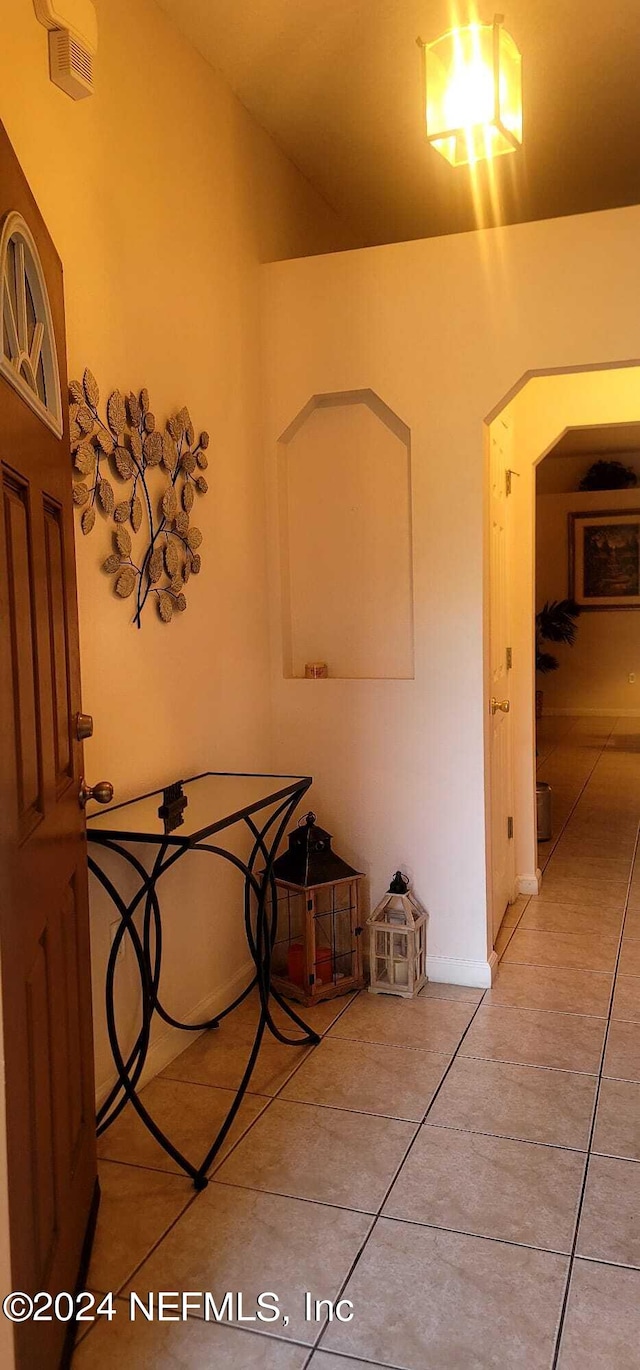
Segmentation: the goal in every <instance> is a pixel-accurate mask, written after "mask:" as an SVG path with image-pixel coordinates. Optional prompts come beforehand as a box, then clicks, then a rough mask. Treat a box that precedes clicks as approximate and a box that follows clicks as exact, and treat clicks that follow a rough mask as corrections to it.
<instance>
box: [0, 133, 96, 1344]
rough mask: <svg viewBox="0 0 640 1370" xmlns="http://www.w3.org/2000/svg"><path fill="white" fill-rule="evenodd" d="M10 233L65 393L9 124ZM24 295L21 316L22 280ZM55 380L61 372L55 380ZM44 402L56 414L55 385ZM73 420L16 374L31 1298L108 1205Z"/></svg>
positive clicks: (4, 623) (73, 1258)
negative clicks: (18, 233) (83, 734)
mask: <svg viewBox="0 0 640 1370" xmlns="http://www.w3.org/2000/svg"><path fill="white" fill-rule="evenodd" d="M9 215H11V216H12V217H11V218H9V217H8V216H9ZM20 216H21V218H20ZM0 221H1V222H0V229H2V228H3V227H4V229H5V240H6V236H7V228H6V226H7V225H11V226H12V227H11V231H12V232H13V225H14V224H15V223H16V222H17V223H24V224H25V225H26V228H25V237H24V242H23V243H22V245H19V247H18V248H17V249H16V250H15V251H14V253H13V257H12V266H11V269H12V270H13V269H14V268H15V262H16V261H18V263H19V264H20V262H22V260H23V259H24V254H25V251H26V249H25V246H24V243H27V245H28V244H29V243H31V244H35V251H36V253H37V257H38V258H39V262H40V268H41V271H42V274H43V277H44V284H45V286H46V292H47V295H48V298H49V304H50V309H51V318H52V320H53V330H54V334H55V337H54V340H53V341H54V346H55V348H56V352H57V360H58V368H59V373H60V382H61V387H62V394H63V395H64V394H65V393H66V365H65V346H64V301H63V288H62V269H61V265H60V262H59V260H58V257H57V255H56V252H55V248H54V246H53V243H52V242H51V239H50V237H49V235H48V233H47V230H46V228H45V226H44V224H43V222H42V219H41V216H40V214H39V212H38V209H37V206H36V204H35V202H34V200H33V197H32V196H31V194H30V192H29V189H28V186H27V184H26V181H25V179H24V176H23V175H22V172H21V170H20V167H19V165H18V163H17V161H16V158H15V155H14V153H13V151H12V149H11V146H10V144H9V142H8V140H7V137H6V134H5V133H4V130H3V129H2V126H1V125H0ZM29 250H31V248H30V249H29ZM36 265H37V263H36ZM31 266H32V269H33V259H32V262H31ZM19 274H20V272H19V271H18V276H19ZM1 286H2V279H1V277H0V288H1ZM10 298H11V303H12V307H15V308H16V309H18V313H19V314H20V298H21V288H20V282H19V281H18V285H17V288H14V286H13V284H12V286H11V294H10ZM24 298H25V299H26V301H27V329H28V333H29V336H32V337H33V336H35V335H36V330H37V329H39V327H40V324H41V323H42V321H41V320H38V319H36V317H35V314H36V303H37V302H36V301H35V298H34V297H33V296H31V297H29V295H28V292H27V291H26V287H25V291H24ZM29 298H30V299H31V302H30V303H29ZM6 312H7V311H5V314H6ZM8 312H9V314H10V312H11V311H10V310H9V311H8ZM23 322H24V321H23ZM44 323H45V324H46V323H47V320H46V319H45V321H44ZM47 326H48V325H47ZM42 327H44V324H42ZM3 341H4V340H2V339H0V346H1V345H3ZM38 342H39V344H40V342H42V339H41V338H40V334H39V333H38ZM47 345H48V344H47ZM54 371H55V368H54V369H53V371H52V369H51V368H49V371H48V373H47V374H48V376H49V382H51V377H52V376H53V375H54ZM54 379H55V377H54ZM41 381H42V377H41ZM51 383H52V382H51ZM43 397H44V400H45V401H46V402H47V403H48V401H49V398H50V397H48V396H47V393H46V385H45V384H44V381H43V382H42V384H41V386H40V400H42V399H43ZM62 408H63V411H64V418H65V422H64V432H63V434H62V436H61V437H60V436H58V432H57V431H55V425H54V426H53V427H52V426H51V424H49V423H48V422H46V421H45V419H44V418H43V416H42V413H41V412H40V413H39V412H38V407H37V405H36V407H35V408H34V406H33V404H31V403H29V402H28V401H27V400H26V399H25V397H24V395H23V394H22V393H21V392H20V388H19V387H16V386H15V384H13V383H12V382H11V378H10V377H9V379H7V374H6V365H5V368H4V370H3V371H2V373H1V374H0V478H1V481H2V500H1V501H0V708H1V709H2V717H3V719H4V720H5V726H6V731H7V738H6V741H7V745H6V746H4V747H2V748H0V949H1V953H2V955H1V959H2V1010H3V1022H4V1052H5V1075H6V1095H7V1155H8V1171H9V1199H10V1214H9V1218H10V1236H11V1267H12V1280H13V1287H14V1288H15V1289H19V1290H24V1291H25V1292H26V1293H29V1294H31V1295H33V1294H34V1293H36V1292H38V1291H39V1290H48V1291H49V1292H50V1293H52V1294H56V1293H58V1292H60V1291H62V1290H68V1291H70V1292H72V1291H73V1290H74V1289H75V1287H76V1283H77V1280H78V1277H79V1273H80V1268H81V1262H82V1259H83V1252H84V1251H85V1249H86V1234H87V1230H88V1227H89V1225H90V1215H91V1213H92V1211H94V1207H95V1204H94V1200H95V1195H96V1144H95V1125H94V1083H93V1043H92V1029H91V984H90V957H89V924H88V887H87V852H86V838H85V831H84V817H83V814H82V811H81V809H80V806H79V803H78V790H79V786H80V777H81V775H82V746H81V744H80V743H79V742H78V741H77V740H76V738H75V735H74V729H73V726H72V721H73V719H74V717H75V714H76V713H78V712H80V710H81V701H80V674H79V651H78V621H77V601H76V584H75V561H74V540H73V507H72V498H71V471H70V460H69V443H68V422H67V415H66V406H65V405H64V404H63V406H62ZM57 412H58V415H59V412H60V405H59V404H58V405H57ZM5 1292H7V1291H5ZM67 1330H68V1329H67V1327H66V1325H65V1324H64V1323H56V1322H55V1321H52V1322H51V1323H45V1322H43V1323H36V1324H34V1323H24V1324H21V1325H19V1326H16V1328H15V1334H16V1342H15V1345H16V1360H17V1365H18V1367H19V1370H35V1368H36V1367H37V1370H57V1367H59V1366H60V1364H61V1362H62V1358H63V1354H64V1344H65V1338H66V1336H67Z"/></svg>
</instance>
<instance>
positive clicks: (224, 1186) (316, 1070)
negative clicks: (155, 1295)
mask: <svg viewBox="0 0 640 1370" xmlns="http://www.w3.org/2000/svg"><path fill="white" fill-rule="evenodd" d="M539 763H540V773H541V775H542V777H543V778H544V779H548V780H550V782H551V783H552V785H553V788H554V796H555V798H556V806H555V830H554V837H553V839H552V841H551V842H550V843H547V844H544V845H543V846H541V849H540V858H541V865H544V867H545V880H544V884H543V889H542V893H541V895H540V896H539V897H538V898H535V899H528V900H527V899H520V900H518V901H517V903H516V904H514V905H513V906H512V907H511V908H510V909H509V910H508V911H507V914H506V916H505V919H504V922H503V925H502V928H501V930H500V934H499V937H498V941H497V944H496V946H497V950H498V952H499V954H500V956H501V961H500V969H499V973H498V977H497V980H496V983H495V985H494V987H493V989H491V990H490V991H487V992H486V993H485V994H482V992H481V991H476V990H468V989H464V988H460V987H458V986H446V985H433V984H430V985H429V986H428V987H427V990H426V991H425V992H424V994H423V995H422V996H421V997H420V999H419V1000H417V1001H414V1002H410V1003H408V1002H404V1001H399V1000H395V999H388V998H379V997H374V996H371V995H367V994H366V993H363V994H361V995H358V996H355V997H353V998H351V999H347V1000H337V1001H333V1002H332V1003H330V1004H326V1005H323V1006H321V1007H320V1008H319V1009H317V1010H315V1011H313V1012H309V1014H308V1017H309V1020H310V1021H313V1022H314V1024H315V1025H316V1026H317V1028H318V1030H319V1031H320V1032H321V1033H322V1042H321V1044H320V1046H318V1047H317V1048H315V1049H313V1050H308V1049H301V1050H300V1051H297V1050H294V1049H291V1048H287V1047H283V1046H280V1045H279V1044H278V1043H276V1042H274V1041H269V1042H268V1044H267V1045H266V1047H265V1050H264V1051H263V1053H262V1056H261V1059H260V1063H259V1068H258V1071H257V1072H256V1076H255V1078H254V1080H253V1082H252V1088H251V1093H250V1094H248V1095H247V1098H246V1101H245V1104H244V1106H243V1108H242V1110H241V1112H240V1115H239V1117H238V1119H237V1121H236V1125H235V1127H234V1129H233V1131H232V1133H231V1136H230V1139H229V1144H228V1146H227V1148H226V1151H225V1153H224V1155H223V1156H222V1157H221V1158H219V1159H218V1161H217V1163H216V1165H214V1167H213V1173H212V1178H211V1182H210V1184H209V1187H208V1188H207V1189H206V1190H205V1191H204V1192H203V1193H202V1194H199V1195H194V1191H193V1189H192V1187H191V1185H190V1182H189V1181H188V1180H186V1179H185V1178H184V1177H183V1176H182V1175H180V1174H179V1173H177V1171H176V1169H175V1167H174V1166H173V1164H172V1162H171V1161H170V1159H169V1158H168V1157H167V1156H166V1155H165V1154H164V1153H163V1152H162V1151H161V1150H160V1148H158V1147H157V1146H156V1144H155V1143H154V1142H153V1141H152V1140H151V1138H149V1136H148V1134H147V1133H146V1132H145V1131H144V1130H143V1129H142V1128H141V1127H140V1125H139V1124H138V1121H137V1118H136V1117H135V1116H133V1117H131V1116H128V1114H127V1113H125V1114H124V1115H123V1117H122V1118H121V1119H120V1120H119V1121H118V1123H117V1124H116V1125H114V1127H113V1128H111V1129H110V1130H109V1132H107V1134H106V1135H105V1136H104V1138H103V1139H102V1142H101V1147H100V1150H101V1162H100V1172H101V1183H102V1191H103V1198H102V1206H101V1212H100V1218H99V1223H98V1232H97V1238H96V1245H95V1250H94V1254H93V1259H92V1264H91V1269H90V1272H89V1281H88V1283H89V1287H90V1288H92V1289H94V1290H100V1291H106V1290H108V1289H112V1290H114V1291H115V1292H117V1293H118V1295H119V1298H118V1301H117V1307H118V1315H117V1316H116V1318H115V1320H114V1321H112V1322H111V1323H110V1324H109V1323H106V1322H101V1323H99V1324H98V1325H96V1327H95V1328H93V1329H91V1330H90V1331H89V1333H88V1334H87V1335H86V1336H85V1337H84V1338H83V1339H82V1340H81V1341H80V1343H79V1345H78V1347H77V1350H76V1353H75V1356H74V1362H73V1364H74V1370H107V1367H118V1370H121V1367H129V1366H131V1367H134V1366H135V1368H136V1370H147V1368H148V1370H151V1367H153V1370H169V1367H172V1370H173V1368H174V1367H175V1368H176V1370H205V1368H206V1367H209V1366H211V1367H216V1370H218V1367H219V1370H307V1367H310V1368H311V1370H363V1367H366V1366H391V1367H397V1368H398V1370H485V1367H494V1368H495V1370H510V1367H518V1370H519V1368H520V1367H522V1370H552V1367H557V1368H558V1370H604V1367H606V1370H638V1367H639V1366H640V1164H639V1162H640V860H639V861H638V862H637V863H636V865H635V869H634V859H635V849H636V832H637V825H638V819H639V818H640V721H639V722H638V725H637V727H634V725H633V724H632V723H631V722H630V721H629V720H624V721H622V720H619V721H618V722H617V723H615V724H614V723H613V722H611V721H607V720H593V719H591V720H580V719H552V720H543V722H542V726H541V730H540V756H539ZM254 1015H255V1007H254V1006H253V1005H252V1004H250V1003H248V1004H245V1005H243V1006H242V1008H241V1009H240V1010H238V1012H237V1013H236V1014H235V1015H234V1020H235V1021H228V1022H226V1023H224V1024H223V1026H222V1027H221V1028H220V1029H219V1031H218V1032H216V1033H212V1034H210V1035H206V1036H204V1037H201V1038H200V1039H198V1041H196V1042H195V1043H193V1044H192V1045H191V1046H190V1047H189V1048H188V1049H187V1050H186V1051H185V1052H184V1053H183V1054H182V1056H180V1057H178V1059H177V1060H176V1061H174V1062H173V1064H172V1065H171V1066H170V1067H168V1069H167V1070H165V1071H164V1072H163V1074H162V1075H161V1076H160V1077H158V1079H156V1080H155V1081H153V1083H152V1084H151V1085H149V1086H148V1087H147V1090H146V1099H147V1102H148V1104H149V1106H150V1107H151V1108H152V1110H153V1111H154V1112H156V1113H157V1116H158V1118H159V1119H160V1120H161V1121H162V1122H163V1123H164V1125H165V1126H166V1127H167V1130H168V1131H169V1132H170V1133H171V1135H173V1136H175V1137H176V1139H177V1141H178V1144H179V1145H181V1146H184V1148H185V1149H186V1150H187V1151H188V1153H189V1154H192V1155H193V1156H194V1157H197V1156H198V1155H200V1154H202V1153H203V1151H204V1150H205V1149H206V1145H207V1142H208V1140H209V1138H210V1135H211V1132H212V1129H213V1127H215V1121H216V1119H217V1118H218V1117H220V1116H222V1113H223V1112H224V1110H225V1109H226V1107H227V1106H228V1100H229V1097H230V1095H229V1090H231V1089H233V1088H234V1087H235V1085H236V1083H237V1080H238V1078H239V1072H240V1071H241V1068H242V1064H243V1061H244V1059H245V1056H246V1051H247V1042H248V1041H249V1040H250V1035H251V1027H252V1023H253V1021H254ZM131 1289H134V1290H136V1291H137V1292H138V1293H139V1294H144V1295H146V1294H147V1291H149V1290H154V1291H158V1290H161V1289H162V1290H169V1291H171V1290H177V1291H184V1290H190V1291H194V1290H195V1291H205V1290H210V1291H212V1293H213V1294H214V1296H217V1297H218V1299H219V1300H221V1299H222V1297H223V1296H224V1294H225V1292H226V1291H227V1290H230V1291H238V1290H241V1291H243V1293H244V1307H245V1311H246V1310H247V1309H249V1310H250V1311H251V1310H253V1307H254V1303H255V1297H256V1295H257V1293H258V1292H261V1291H267V1290H273V1291H275V1292H277V1293H278V1294H279V1296H280V1300H281V1305H282V1308H283V1310H286V1312H287V1314H288V1316H289V1322H288V1325H287V1326H286V1327H284V1326H283V1325H282V1323H281V1322H278V1324H274V1325H273V1330H272V1325H271V1324H268V1323H262V1324H255V1323H254V1324H250V1325H249V1328H250V1330H246V1327H244V1328H240V1327H238V1326H231V1327H230V1326H226V1325H224V1324H216V1323H215V1322H211V1321H206V1320H205V1319H204V1318H203V1316H202V1309H201V1308H199V1307H196V1308H195V1309H194V1316H191V1317H190V1318H189V1319H188V1321H187V1322H186V1323H182V1322H171V1321H168V1322H162V1323H159V1322H157V1321H156V1322H153V1323H147V1322H140V1321H136V1322H135V1323H131V1322H129V1320H128V1316H127V1303H126V1298H127V1295H128V1291H129V1290H131ZM307 1290H309V1291H311V1292H312V1294H313V1295H314V1297H316V1298H320V1299H332V1300H336V1299H338V1298H341V1297H342V1298H346V1299H349V1300H351V1301H352V1303H353V1305H354V1317H353V1321H352V1322H350V1323H341V1322H338V1321H336V1320H334V1321H332V1322H328V1323H327V1322H324V1323H323V1322H320V1323H318V1322H307V1321H306V1320H305V1318H304V1293H305V1291H307Z"/></svg>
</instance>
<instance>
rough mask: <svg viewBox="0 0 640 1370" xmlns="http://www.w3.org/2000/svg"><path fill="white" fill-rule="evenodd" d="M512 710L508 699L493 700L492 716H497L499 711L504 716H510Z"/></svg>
mask: <svg viewBox="0 0 640 1370" xmlns="http://www.w3.org/2000/svg"><path fill="white" fill-rule="evenodd" d="M510 708H511V705H510V703H509V700H508V699H492V700H491V712H492V714H497V713H498V711H500V713H502V714H508V712H509V710H510Z"/></svg>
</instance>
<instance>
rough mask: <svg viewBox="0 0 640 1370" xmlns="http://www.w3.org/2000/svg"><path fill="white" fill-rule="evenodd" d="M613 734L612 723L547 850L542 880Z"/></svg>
mask: <svg viewBox="0 0 640 1370" xmlns="http://www.w3.org/2000/svg"><path fill="white" fill-rule="evenodd" d="M614 732H615V723H614V726H613V727H612V729H611V731H610V732H608V733H607V736H606V738H605V740H604V742H603V743H602V746H601V748H600V751H599V752H598V755H597V757H596V759H595V761H594V763H593V766H592V767H591V770H590V771H589V774H588V775H587V777H586V779H585V780H584V782H583V783H582V785H581V786H580V789H579V790H578V793H577V795H576V797H575V799H574V801H573V804H572V805H571V808H570V809H569V812H568V814H567V816H566V818H565V820H564V823H563V824H562V827H561V829H560V832H559V833H558V835H557V837H556V838H555V839H554V840H553V843H552V846H551V848H550V850H549V854H548V856H547V859H546V861H545V863H544V866H543V867H542V874H543V878H544V872H545V871H546V869H547V866H549V865H550V864H551V861H552V860H553V858H554V856H555V854H556V851H557V849H558V846H559V845H560V841H561V838H562V837H564V834H565V831H566V829H567V827H568V826H569V823H570V822H571V819H572V818H573V815H574V813H575V811H576V809H577V807H578V804H579V803H580V800H581V799H582V796H583V795H584V793H585V791H586V789H587V787H588V785H589V784H590V783H591V780H592V779H593V776H594V773H595V771H596V768H597V767H598V766H599V765H600V762H601V761H602V758H603V756H604V753H605V751H606V749H607V745H608V743H609V741H610V739H611V738H612V737H613V734H614ZM537 775H538V767H537V766H536V778H537ZM538 845H539V844H538Z"/></svg>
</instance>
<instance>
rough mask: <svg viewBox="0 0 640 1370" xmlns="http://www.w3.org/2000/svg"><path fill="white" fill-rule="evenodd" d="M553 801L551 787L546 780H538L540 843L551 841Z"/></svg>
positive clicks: (537, 801)
mask: <svg viewBox="0 0 640 1370" xmlns="http://www.w3.org/2000/svg"><path fill="white" fill-rule="evenodd" d="M551 800H552V793H551V786H550V785H548V784H547V782H546V780H538V781H537V782H536V816H537V829H538V841H539V842H550V841H551V834H552V819H551Z"/></svg>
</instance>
